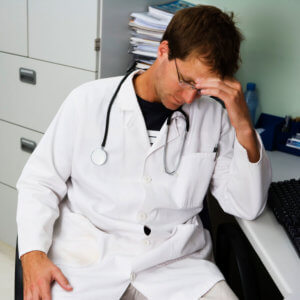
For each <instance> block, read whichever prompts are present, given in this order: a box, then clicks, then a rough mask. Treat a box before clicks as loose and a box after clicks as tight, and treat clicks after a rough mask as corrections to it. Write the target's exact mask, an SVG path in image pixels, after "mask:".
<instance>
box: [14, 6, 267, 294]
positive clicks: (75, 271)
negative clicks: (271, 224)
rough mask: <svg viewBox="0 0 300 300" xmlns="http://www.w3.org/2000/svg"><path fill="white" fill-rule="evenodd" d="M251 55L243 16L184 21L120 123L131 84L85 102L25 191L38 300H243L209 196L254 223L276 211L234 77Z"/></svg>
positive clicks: (79, 100) (81, 98)
mask: <svg viewBox="0 0 300 300" xmlns="http://www.w3.org/2000/svg"><path fill="white" fill-rule="evenodd" d="M240 42H241V35H240V33H239V31H238V30H237V28H236V27H235V24H234V22H233V20H232V16H229V15H227V14H225V13H223V12H222V11H220V10H219V9H217V8H215V7H212V6H197V7H193V8H188V9H184V10H181V11H180V12H178V13H177V14H176V15H175V16H174V18H173V19H172V21H171V22H170V24H169V26H168V28H167V30H166V32H165V34H164V37H163V39H162V42H161V44H160V46H159V48H158V53H157V60H156V61H155V63H154V64H153V66H151V68H150V69H149V70H147V71H145V72H141V71H135V72H133V73H131V74H130V75H129V76H128V78H127V79H126V80H125V81H124V83H123V84H122V86H121V87H120V90H119V92H118V94H117V96H116V99H115V102H114V103H113V105H112V107H111V110H110V112H109V113H108V111H109V109H108V107H109V102H110V100H111V97H112V95H113V94H114V92H115V90H116V88H117V86H118V84H119V82H120V80H121V78H120V77H117V78H107V79H100V80H96V81H92V82H88V83H86V84H83V85H82V86H80V87H78V88H77V89H75V90H74V91H72V93H71V94H70V95H69V96H68V97H67V99H66V100H65V102H64V103H63V105H62V106H61V108H60V109H59V111H58V113H57V115H56V116H55V118H54V120H53V121H52V123H51V124H50V126H49V128H48V129H47V131H46V133H45V135H44V136H43V138H42V140H41V141H40V143H39V145H38V147H37V148H36V150H35V151H34V153H33V154H32V155H31V157H30V159H29V160H28V162H27V164H26V166H25V168H24V170H23V172H22V175H21V177H20V179H19V181H18V183H17V188H18V191H19V203H18V211H17V222H18V237H19V252H20V257H21V261H22V266H23V274H24V295H25V299H34V300H35V299H50V295H52V299H54V300H56V299H120V298H121V299H172V300H176V299H208V298H209V299H218V300H221V299H236V296H235V295H234V293H233V292H232V291H231V289H230V288H229V286H228V285H227V284H226V282H225V281H224V278H223V275H222V274H221V273H220V271H219V269H218V268H217V267H216V265H215V264H214V263H213V258H212V249H211V247H212V243H211V238H210V235H209V233H208V231H207V230H205V229H203V226H202V223H201V220H200V219H199V217H198V213H199V212H200V211H201V209H202V203H203V198H204V196H205V194H206V191H207V188H209V187H210V189H211V192H212V193H213V195H214V196H215V197H216V198H217V200H218V202H219V203H220V205H221V207H222V208H223V210H224V211H226V212H227V213H230V214H232V215H235V216H239V217H241V218H245V219H249V220H252V219H255V218H256V217H257V216H258V215H259V214H260V213H261V212H262V211H263V209H264V207H265V204H266V196H267V190H268V186H269V183H270V180H271V171H270V165H269V161H268V159H267V157H266V154H265V151H264V149H263V146H262V143H261V140H260V138H259V136H258V135H257V134H256V132H255V130H254V129H253V127H252V124H251V121H250V117H249V113H248V110H247V106H246V103H245V100H244V97H243V93H242V88H241V85H240V83H239V82H238V81H236V80H235V79H234V78H233V75H234V73H235V71H236V70H237V68H238V61H239V48H240ZM209 96H214V97H217V98H219V99H221V100H222V101H223V102H224V104H225V107H226V109H224V108H223V107H222V105H221V104H220V103H218V102H217V101H215V100H214V99H212V98H211V97H209ZM107 114H109V124H108V126H107V123H106V121H107ZM166 119H168V122H167V121H166ZM167 123H168V124H169V123H170V124H169V126H168V125H167ZM106 129H107V130H108V131H107V135H106V133H105V130H106ZM147 130H148V132H147ZM186 130H188V131H187V134H186V136H185V137H184V134H185V132H186ZM153 131H154V135H155V137H156V138H155V139H154V140H152V137H151V139H150V140H149V135H148V133H149V132H150V133H151V134H152V133H153ZM157 131H158V132H157ZM104 136H105V137H106V142H105V146H104V149H105V150H106V152H107V158H106V161H105V163H104V164H103V161H102V162H100V160H101V159H102V158H103V157H100V158H101V159H100V160H99V155H100V156H101V155H102V154H99V153H100V152H101V151H102V150H101V151H100V150H99V148H100V145H101V141H103V139H105V138H104ZM150 141H151V143H150ZM151 144H152V145H151ZM99 151H100V152H99ZM101 153H102V152H101ZM98 154H99V155H98ZM104 160H105V159H104ZM55 221H56V222H55ZM53 281H54V285H53V286H52V287H51V286H50V284H51V282H53ZM71 285H72V286H71Z"/></svg>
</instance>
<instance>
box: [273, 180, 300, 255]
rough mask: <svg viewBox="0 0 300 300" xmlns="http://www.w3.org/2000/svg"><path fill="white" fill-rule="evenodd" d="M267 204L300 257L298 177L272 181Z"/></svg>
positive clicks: (299, 194) (299, 188)
mask: <svg viewBox="0 0 300 300" xmlns="http://www.w3.org/2000/svg"><path fill="white" fill-rule="evenodd" d="M268 205H269V206H270V207H271V209H272V211H273V213H274V215H275V216H276V218H277V220H278V222H279V223H280V224H281V225H282V226H283V227H284V229H285V230H286V232H287V234H288V236H289V238H290V240H291V241H292V244H293V245H294V247H295V249H296V251H297V253H298V256H299V257H300V179H290V180H285V181H279V182H272V183H271V186H270V189H269V197H268Z"/></svg>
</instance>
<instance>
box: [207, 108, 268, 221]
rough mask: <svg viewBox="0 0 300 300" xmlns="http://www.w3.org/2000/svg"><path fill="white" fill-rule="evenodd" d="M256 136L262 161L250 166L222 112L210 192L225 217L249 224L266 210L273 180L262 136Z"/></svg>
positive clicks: (243, 150) (245, 153)
mask: <svg viewBox="0 0 300 300" xmlns="http://www.w3.org/2000/svg"><path fill="white" fill-rule="evenodd" d="M256 135H257V138H258V141H259V151H260V158H259V161H258V162H255V163H251V162H250V161H249V159H248V155H247V151H246V149H244V148H243V146H242V145H241V144H240V143H239V142H238V140H237V137H236V134H235V130H234V128H233V127H232V126H231V124H230V121H229V118H228V115H227V112H226V111H225V110H223V115H222V130H221V135H220V140H219V153H218V157H217V162H216V166H215V170H214V174H213V176H212V180H211V185H210V188H211V192H212V194H213V195H214V197H215V198H216V199H217V200H218V202H219V204H220V206H221V207H222V209H223V210H224V211H225V212H226V213H229V214H232V215H234V216H237V217H240V218H243V219H247V220H253V219H255V218H256V217H258V216H259V215H260V214H261V213H262V211H263V210H264V208H265V206H266V202H267V196H268V188H269V185H270V182H271V179H272V174H271V165H270V162H269V159H268V157H267V155H266V152H265V149H264V147H263V144H262V141H261V138H260V136H259V134H258V133H256Z"/></svg>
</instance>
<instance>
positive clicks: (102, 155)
mask: <svg viewBox="0 0 300 300" xmlns="http://www.w3.org/2000/svg"><path fill="white" fill-rule="evenodd" d="M130 74H131V69H129V71H128V72H127V74H126V75H125V76H124V77H123V78H122V80H121V81H120V83H119V85H118V86H117V88H116V90H115V92H114V94H113V96H112V98H111V100H110V102H109V105H108V109H107V113H106V124H105V132H104V137H103V140H102V143H101V147H97V148H96V149H95V150H94V151H93V152H92V154H91V160H92V162H93V163H94V164H96V165H97V166H102V165H104V164H105V163H106V161H107V152H106V151H105V149H104V147H105V144H106V140H107V134H108V128H109V118H110V112H111V108H112V105H113V103H114V101H115V99H116V97H117V95H118V92H119V90H120V88H121V86H122V84H123V82H124V81H125V80H126V78H127V77H128V76H129V75H130ZM177 111H178V112H180V113H181V114H182V115H183V116H184V119H185V132H184V135H183V141H182V143H181V147H180V152H179V155H178V157H177V162H176V165H175V169H174V170H173V171H170V169H169V168H168V167H167V141H168V135H169V126H170V125H171V118H172V115H173V113H175V112H177ZM189 128H190V124H189V118H188V116H187V114H186V113H185V112H184V111H183V110H182V108H181V107H179V108H178V109H177V110H174V111H173V112H172V113H171V114H170V115H169V116H168V118H167V133H166V141H165V147H164V156H163V161H164V169H165V172H166V173H167V174H169V175H173V174H174V173H175V172H176V171H177V170H178V168H179V165H180V162H181V158H182V153H183V147H184V145H185V140H186V135H187V133H188V131H189Z"/></svg>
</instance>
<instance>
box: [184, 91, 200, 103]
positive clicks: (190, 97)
mask: <svg viewBox="0 0 300 300" xmlns="http://www.w3.org/2000/svg"><path fill="white" fill-rule="evenodd" d="M197 94H198V90H196V89H185V90H184V93H183V99H184V101H185V103H187V104H191V103H192V102H193V101H194V100H195V98H196V95H197Z"/></svg>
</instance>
